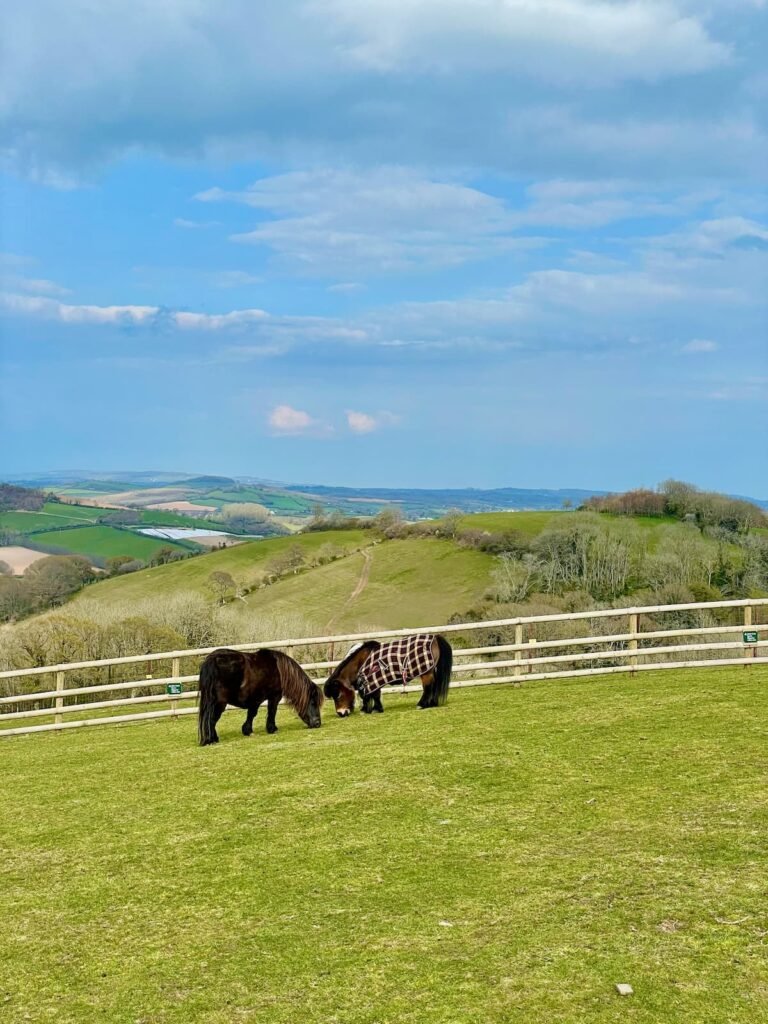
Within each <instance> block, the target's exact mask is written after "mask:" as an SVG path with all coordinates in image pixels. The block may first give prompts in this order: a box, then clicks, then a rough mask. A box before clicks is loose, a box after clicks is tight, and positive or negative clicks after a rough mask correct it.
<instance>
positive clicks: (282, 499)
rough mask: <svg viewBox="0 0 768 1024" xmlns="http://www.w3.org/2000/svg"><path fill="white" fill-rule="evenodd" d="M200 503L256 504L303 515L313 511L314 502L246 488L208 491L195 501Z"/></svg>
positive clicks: (280, 512) (265, 490)
mask: <svg viewBox="0 0 768 1024" xmlns="http://www.w3.org/2000/svg"><path fill="white" fill-rule="evenodd" d="M198 502H200V503H202V504H209V505H228V504H232V503H239V502H255V503H256V504H259V505H264V506H265V507H266V508H269V509H272V510H273V511H274V512H277V513H279V514H281V515H302V514H308V513H309V512H311V511H312V502H310V501H308V500H307V499H306V498H301V497H299V496H298V495H293V494H287V493H283V492H280V491H272V490H268V489H264V488H261V487H244V488H243V489H242V490H237V491H224V490H215V491H206V493H205V494H204V495H201V496H198V498H196V499H194V503H195V504H197V503H198Z"/></svg>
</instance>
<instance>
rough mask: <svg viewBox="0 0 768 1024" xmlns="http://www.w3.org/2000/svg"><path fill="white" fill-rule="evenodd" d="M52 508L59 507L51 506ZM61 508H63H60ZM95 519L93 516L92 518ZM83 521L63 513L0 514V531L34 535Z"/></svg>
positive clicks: (75, 524)
mask: <svg viewBox="0 0 768 1024" xmlns="http://www.w3.org/2000/svg"><path fill="white" fill-rule="evenodd" d="M52 507H53V508H58V507H59V506H56V505H53V506H52ZM61 507H62V508H63V507H64V506H61ZM94 519H95V516H94ZM82 522H83V519H82V518H80V517H78V516H70V515H68V514H67V513H65V512H62V513H61V514H59V513H58V512H57V513H54V512H44V511H42V512H0V529H5V530H16V531H17V532H18V533H35V532H37V531H39V530H50V529H52V528H53V527H56V526H77V525H78V524H79V523H82Z"/></svg>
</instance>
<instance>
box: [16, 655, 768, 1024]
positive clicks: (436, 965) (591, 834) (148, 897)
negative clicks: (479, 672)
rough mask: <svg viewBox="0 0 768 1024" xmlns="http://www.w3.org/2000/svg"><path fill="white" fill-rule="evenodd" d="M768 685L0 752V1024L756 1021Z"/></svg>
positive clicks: (589, 696) (599, 683)
mask: <svg viewBox="0 0 768 1024" xmlns="http://www.w3.org/2000/svg"><path fill="white" fill-rule="evenodd" d="M766 681H767V680H766V672H765V671H757V670H752V671H749V672H746V671H744V670H742V669H737V670H727V669H720V670H718V669H710V670H706V671H702V672H696V673H694V672H688V673H685V672H665V673H658V674H647V675H643V676H641V677H639V678H634V679H633V678H631V677H629V676H621V677H619V678H613V679H611V680H600V679H594V680H574V681H557V682H550V683H540V684H533V685H530V686H527V687H523V688H521V689H513V688H510V687H499V688H483V689H479V690H463V691H456V692H454V693H453V694H452V695H451V697H450V699H449V703H448V705H447V707H446V708H444V709H442V710H439V711H432V712H424V713H422V712H417V711H416V710H415V708H414V706H413V705H414V703H415V699H416V698H415V697H414V696H413V695H410V696H407V697H404V698H395V697H389V698H387V701H386V707H387V711H386V713H385V714H384V715H382V716H373V717H372V718H369V719H364V718H363V717H362V716H359V715H356V716H354V717H353V718H352V719H350V720H348V721H343V722H342V721H339V720H338V719H336V718H335V717H332V716H331V715H330V714H328V713H326V715H325V719H324V724H323V728H322V729H319V730H317V731H315V732H309V731H307V730H306V729H304V727H303V726H302V725H301V723H300V722H299V721H298V719H296V718H295V717H294V716H293V715H292V714H291V712H290V711H288V710H287V709H285V708H283V709H281V711H280V713H279V715H278V724H279V726H280V732H279V733H278V734H277V735H276V736H272V737H267V736H266V735H265V734H264V733H263V726H264V720H263V718H260V719H257V722H256V725H257V732H256V734H255V735H254V736H253V737H251V738H250V739H247V740H246V739H244V738H242V737H241V736H240V734H239V726H240V721H241V716H240V714H239V713H238V714H235V713H230V714H228V715H227V716H225V719H224V721H223V724H222V726H221V735H222V743H221V744H220V745H219V746H218V747H212V748H205V749H200V748H198V747H197V746H196V745H195V723H194V718H193V717H190V718H186V719H180V720H179V721H178V722H175V723H172V722H167V721H166V722H161V723H151V724H146V725H131V726H125V727H105V728H104V729H97V730H83V731H79V730H78V731H75V732H70V733H63V734H62V735H60V736H32V737H21V738H17V739H6V740H3V741H2V743H1V744H0V764H1V765H2V773H3V781H4V791H3V800H2V801H1V802H0V850H1V852H2V857H0V920H2V922H3V927H2V930H1V931H0V962H2V963H3V977H2V982H1V983H0V1018H2V1019H3V1020H8V1021H9V1022H14V1024H15V1022H17V1021H18V1022H22V1021H32V1022H43V1021H56V1022H57V1024H91V1022H97V1021H108V1022H116V1024H117V1022H119V1024H137V1022H141V1024H189V1022H192V1024H232V1022H259V1024H260V1022H270V1024H297V1022H299V1024H321V1022H322V1024H328V1022H335V1024H489V1022H490V1024H496V1022H498V1024H502V1022H503V1024H508V1022H515V1021H520V1022H521V1024H523V1022H524V1024H539V1022H541V1024H545V1022H546V1024H576V1022H579V1024H613V1022H624V1021H631V1022H632V1024H659V1022H664V1024H683V1022H684V1024H699V1022H707V1024H709V1022H712V1024H721V1022H722V1024H725V1022H728V1024H760V1022H765V1021H767V1020H768V1003H767V1001H766V996H767V995H768V957H766V955H765V942H766V930H767V929H768V910H767V909H766V908H767V906H768V904H767V901H766V877H767V873H766V867H767V865H766V841H765V836H766V826H768V814H767V813H766V811H767V807H768V800H767V798H766V793H768V771H767V769H766V759H765V749H766V742H768V725H767V724H766V723H767V722H768V718H767V717H766V710H767V709H766V685H765V684H766ZM262 714H263V712H262ZM617 982H624V983H629V984H630V985H632V986H633V988H634V995H632V996H630V997H628V998H625V999H622V998H621V997H619V996H618V995H617V994H616V992H615V990H614V986H615V984H616V983H617Z"/></svg>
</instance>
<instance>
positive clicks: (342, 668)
mask: <svg viewBox="0 0 768 1024" xmlns="http://www.w3.org/2000/svg"><path fill="white" fill-rule="evenodd" d="M381 646H382V645H381V643H380V641H378V640H365V641H364V642H363V643H361V644H357V645H356V646H355V647H353V648H352V650H351V651H349V653H348V654H347V655H346V656H345V658H344V659H343V660H342V661H341V662H339V664H338V665H337V666H336V668H335V669H334V670H333V672H332V673H331V675H330V676H329V677H328V678H327V679H326V681H325V685H324V686H323V693H324V694H325V696H326V697H330V698H332V699H333V703H334V705H335V707H336V714H337V715H338V716H339V718H346V717H347V716H348V715H351V714H352V712H353V711H354V710H355V694H356V692H357V685H356V684H357V679H358V676H359V674H360V670H361V668H362V667H363V664H364V662H365V661H366V659H367V658H368V656H369V655H370V654H372V653H373V652H374V651H378V650H379V649H380V648H381ZM432 655H433V657H434V668H432V669H431V671H429V672H427V673H425V674H424V675H423V676H419V677H418V678H419V679H420V681H421V685H422V687H423V690H422V694H421V699H420V700H419V702H418V704H417V705H416V706H417V707H419V708H436V707H439V706H441V705H443V704H445V702H446V699H447V697H448V686H449V685H450V682H451V669H452V667H453V648H452V647H451V645H450V644H449V643H448V641H447V640H446V639H445V637H444V636H440V635H439V634H437V635H435V637H434V639H433V640H432ZM361 702H362V709H363V712H364V714H366V715H370V714H371V712H372V711H376V712H378V713H379V714H381V712H383V711H384V708H383V707H382V704H381V690H375V691H374V692H373V693H370V694H369V695H368V696H367V697H366V696H364V695H362V694H361Z"/></svg>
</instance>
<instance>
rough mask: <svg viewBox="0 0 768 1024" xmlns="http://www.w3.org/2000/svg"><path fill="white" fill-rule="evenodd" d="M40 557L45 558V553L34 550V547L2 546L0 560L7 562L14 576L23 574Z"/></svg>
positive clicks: (0, 547)
mask: <svg viewBox="0 0 768 1024" xmlns="http://www.w3.org/2000/svg"><path fill="white" fill-rule="evenodd" d="M40 558H45V555H43V554H41V553H40V552H39V551H33V550H32V548H23V547H19V546H18V545H7V546H0V562H5V564H6V565H8V566H10V569H11V572H12V574H13V575H14V576H21V575H22V573H23V572H24V571H25V570H26V569H28V568H29V566H30V565H32V564H33V563H34V562H36V561H38V559H40Z"/></svg>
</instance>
